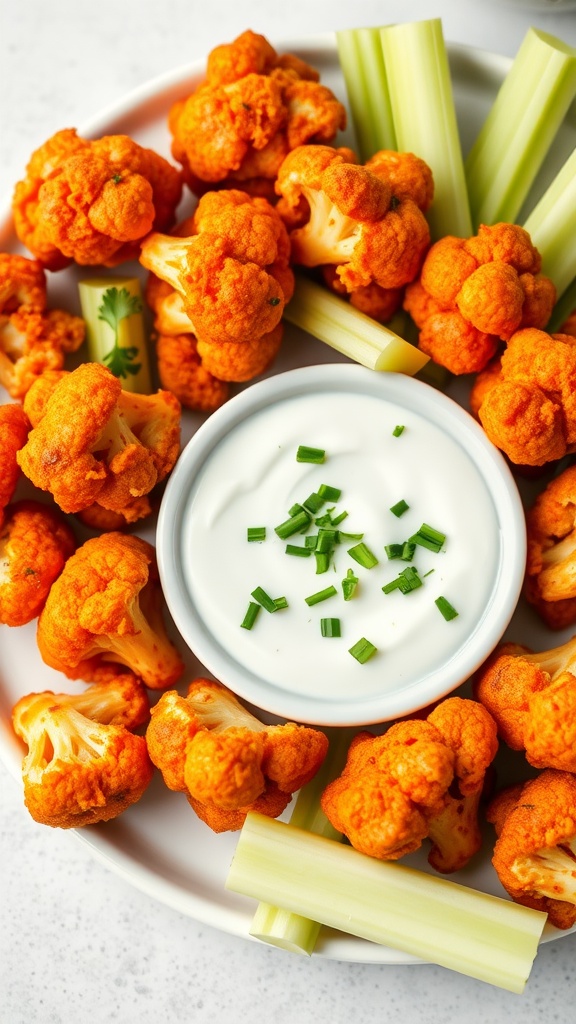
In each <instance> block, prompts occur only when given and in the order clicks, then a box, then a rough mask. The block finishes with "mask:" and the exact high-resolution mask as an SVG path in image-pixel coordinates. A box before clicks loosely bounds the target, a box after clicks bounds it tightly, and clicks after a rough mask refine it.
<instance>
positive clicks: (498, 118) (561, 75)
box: [465, 28, 576, 230]
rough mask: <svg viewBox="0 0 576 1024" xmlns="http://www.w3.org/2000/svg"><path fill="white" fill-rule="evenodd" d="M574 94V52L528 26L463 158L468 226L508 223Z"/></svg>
mask: <svg viewBox="0 0 576 1024" xmlns="http://www.w3.org/2000/svg"><path fill="white" fill-rule="evenodd" d="M575 95H576V50H574V49H573V48H572V47H571V46H568V45H567V44H566V43H563V42H562V41H561V40H560V39H556V38H555V37H554V36H551V35H548V33H546V32H540V31H539V30H538V29H535V28H530V29H528V32H527V33H526V35H525V37H524V40H523V42H522V44H521V46H520V49H519V50H518V53H517V54H516V57H515V58H514V62H513V64H512V66H511V68H510V70H509V72H508V74H507V75H506V78H505V79H504V81H503V83H502V85H501V87H500V89H499V92H498V95H497V96H496V99H495V101H494V103H493V105H492V107H491V109H490V112H489V114H488V117H487V118H486V120H485V122H484V124H483V126H482V128H481V129H480V133H479V135H478V137H477V139H476V141H475V142H474V145H473V146H472V149H471V150H470V153H469V154H468V157H467V159H466V162H465V171H466V180H467V182H468V196H469V198H470V209H471V212H472V221H473V226H474V230H477V229H478V227H479V225H480V224H497V223H498V222H500V221H507V222H509V223H514V222H515V221H516V218H517V216H518V214H519V212H520V210H521V208H522V205H523V203H524V201H525V199H526V196H527V195H528V192H529V191H530V188H531V186H532V184H533V182H534V179H535V177H536V175H537V173H538V171H539V169H540V167H541V166H542V163H543V161H544V158H545V157H546V154H547V153H548V150H549V149H550V146H551V145H552V142H553V140H554V137H555V135H556V133H557V131H558V129H559V128H560V125H561V124H562V121H563V120H564V116H565V114H566V112H567V110H568V107H569V106H570V104H571V102H572V100H573V99H574V96H575Z"/></svg>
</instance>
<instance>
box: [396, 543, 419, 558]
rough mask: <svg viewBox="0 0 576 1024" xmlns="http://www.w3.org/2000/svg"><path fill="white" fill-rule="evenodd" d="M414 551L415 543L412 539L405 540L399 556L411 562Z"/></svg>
mask: <svg viewBox="0 0 576 1024" xmlns="http://www.w3.org/2000/svg"><path fill="white" fill-rule="evenodd" d="M415 551H416V545H415V543H414V541H411V540H407V541H405V542H404V544H403V545H402V554H401V555H400V558H401V559H402V561H403V562H411V561H412V559H413V558H414V552H415Z"/></svg>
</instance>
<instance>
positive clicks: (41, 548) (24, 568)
mask: <svg viewBox="0 0 576 1024" xmlns="http://www.w3.org/2000/svg"><path fill="white" fill-rule="evenodd" d="M4 511H5V515H4V522H3V523H2V524H1V525H0V622H2V623H4V624H5V625H7V626H23V625H24V624H25V623H26V622H31V620H32V619H35V618H36V616H37V615H39V614H40V612H41V611H42V608H43V607H44V604H45V602H46V598H47V597H48V593H49V591H50V587H51V586H52V584H53V583H54V580H55V579H57V577H58V576H59V575H60V573H61V572H62V569H63V568H64V565H65V563H66V560H67V559H68V558H69V557H70V555H71V554H72V552H73V551H74V549H75V547H76V540H75V538H74V534H73V532H72V530H71V529H70V527H69V525H68V523H66V522H65V520H64V518H63V517H62V516H61V515H59V514H58V513H57V511H56V510H55V509H53V508H51V507H49V506H48V505H41V504H40V502H38V501H32V500H26V501H17V502H15V503H14V504H13V505H8V507H7V508H6V509H5V510H4Z"/></svg>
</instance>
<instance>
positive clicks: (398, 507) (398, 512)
mask: <svg viewBox="0 0 576 1024" xmlns="http://www.w3.org/2000/svg"><path fill="white" fill-rule="evenodd" d="M409 508H410V505H409V504H408V502H407V501H404V498H402V499H401V500H400V501H397V502H396V504H395V505H392V506H391V508H390V511H391V512H392V514H393V515H395V516H397V517H398V519H399V518H400V516H403V515H404V513H405V512H407V511H408V509H409Z"/></svg>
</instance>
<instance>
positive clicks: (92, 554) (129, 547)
mask: <svg viewBox="0 0 576 1024" xmlns="http://www.w3.org/2000/svg"><path fill="white" fill-rule="evenodd" d="M162 612H163V595H162V590H161V587H160V581H159V577H158V569H157V566H156V556H155V551H154V548H153V547H152V545H151V544H148V543H147V542H146V541H144V540H142V539H141V538H140V537H135V536H132V535H126V534H123V533H119V532H110V533H105V534H102V535H100V536H98V537H92V538H90V539H89V540H87V541H85V543H84V544H82V545H81V547H79V548H78V549H77V550H76V552H75V553H74V554H73V555H72V556H71V557H70V558H69V559H68V561H67V562H66V565H65V566H64V569H63V571H62V573H61V575H60V576H59V577H58V579H57V580H56V582H55V583H54V584H53V585H52V588H51V590H50V593H49V594H48V598H47V601H46V603H45V605H44V608H43V610H42V612H41V614H40V618H39V619H38V631H37V640H38V647H39V649H40V654H41V655H42V658H43V659H44V661H45V662H46V664H47V665H50V666H51V667H52V668H55V669H57V670H59V671H60V672H64V674H65V675H67V676H68V677H69V678H70V679H92V678H93V677H94V671H95V670H97V669H98V668H99V667H100V666H101V665H102V663H103V662H104V663H106V662H109V661H112V662H119V663H120V664H122V665H127V666H128V668H130V669H131V670H132V672H134V673H135V674H136V675H137V676H139V677H140V678H141V679H142V680H143V681H144V683H145V684H146V686H149V687H150V688H151V689H162V688H163V687H167V686H172V685H173V684H174V683H175V682H176V680H177V679H178V678H179V677H180V675H181V674H182V672H183V670H184V666H183V663H182V660H181V658H180V655H179V653H178V651H177V650H176V648H175V647H174V645H173V644H172V642H171V641H170V639H169V638H168V635H167V633H166V628H165V625H164V621H163V615H162Z"/></svg>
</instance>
